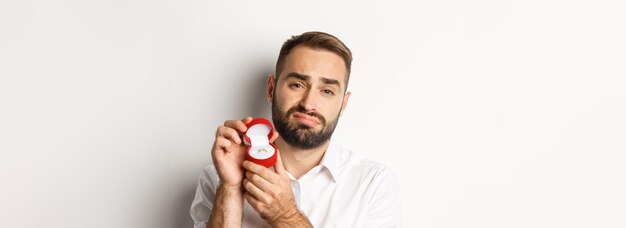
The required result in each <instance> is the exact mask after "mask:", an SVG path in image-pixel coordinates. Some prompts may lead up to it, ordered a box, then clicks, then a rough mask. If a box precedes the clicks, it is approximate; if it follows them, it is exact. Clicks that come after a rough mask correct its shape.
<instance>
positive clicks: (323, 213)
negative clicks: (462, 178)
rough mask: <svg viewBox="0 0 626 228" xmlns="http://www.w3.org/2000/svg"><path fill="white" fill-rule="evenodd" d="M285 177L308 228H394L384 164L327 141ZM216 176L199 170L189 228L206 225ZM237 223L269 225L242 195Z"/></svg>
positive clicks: (391, 187) (393, 197)
mask: <svg viewBox="0 0 626 228" xmlns="http://www.w3.org/2000/svg"><path fill="white" fill-rule="evenodd" d="M288 176H289V179H291V189H292V190H293V194H294V198H295V201H296V206H297V207H298V209H299V210H300V211H301V212H302V213H304V215H305V216H306V217H307V218H308V219H309V221H310V222H311V224H313V226H314V227H399V226H400V214H401V212H400V189H399V186H398V180H397V178H396V176H395V174H394V173H392V172H391V171H390V170H389V169H388V168H386V167H385V166H383V165H381V164H379V163H376V162H374V161H372V160H369V159H367V158H365V157H364V156H361V155H359V154H356V153H354V152H352V151H350V150H347V149H345V148H343V147H341V146H339V145H336V143H333V142H332V140H331V143H330V145H329V146H328V149H327V150H326V153H325V154H324V157H323V158H322V161H321V162H320V164H319V165H318V166H316V167H314V168H312V169H311V170H309V172H307V173H306V174H304V175H303V176H302V177H300V179H296V178H294V177H293V176H292V175H291V174H289V173H288ZM218 184H219V179H218V176H217V172H216V170H215V166H214V165H209V166H207V167H206V168H204V169H203V171H202V174H201V175H200V178H199V180H198V187H197V189H196V197H195V199H194V200H193V203H192V204H191V211H190V212H191V217H192V218H193V220H194V224H195V225H194V228H200V227H202V228H204V227H206V224H207V221H208V219H209V217H210V214H211V210H212V209H213V201H214V200H215V192H216V190H217V186H218ZM242 222H243V223H242V226H243V227H270V226H269V224H268V223H267V222H266V221H265V220H263V219H262V218H261V217H260V216H259V214H258V213H257V212H256V211H255V210H254V209H253V208H252V207H251V206H250V204H248V202H247V201H246V200H245V199H244V208H243V221H242Z"/></svg>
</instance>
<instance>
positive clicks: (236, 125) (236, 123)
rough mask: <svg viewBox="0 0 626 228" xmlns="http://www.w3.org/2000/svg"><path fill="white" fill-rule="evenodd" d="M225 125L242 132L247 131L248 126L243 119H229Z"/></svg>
mask: <svg viewBox="0 0 626 228" xmlns="http://www.w3.org/2000/svg"><path fill="white" fill-rule="evenodd" d="M224 126H226V127H230V128H232V129H235V130H237V131H238V132H240V133H243V132H246V131H247V130H248V127H246V124H244V123H243V122H242V121H241V120H227V121H226V122H224Z"/></svg>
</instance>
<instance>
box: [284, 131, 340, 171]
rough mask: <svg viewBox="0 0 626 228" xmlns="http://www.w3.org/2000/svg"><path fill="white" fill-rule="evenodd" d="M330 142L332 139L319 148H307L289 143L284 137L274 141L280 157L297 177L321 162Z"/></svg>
mask: <svg viewBox="0 0 626 228" xmlns="http://www.w3.org/2000/svg"><path fill="white" fill-rule="evenodd" d="M329 143H330V141H327V142H325V143H324V144H322V145H321V146H320V147H318V148H313V149H308V150H305V149H300V148H295V147H293V146H291V145H289V144H288V143H287V142H285V140H283V138H282V137H278V138H277V139H276V141H275V142H274V144H275V145H276V147H278V149H279V150H280V158H281V159H282V161H283V165H284V166H285V169H286V170H287V172H289V173H291V175H293V176H294V177H295V178H296V179H300V177H301V176H302V175H304V174H305V173H307V172H308V171H309V170H311V169H312V168H313V167H315V166H317V165H319V164H320V161H322V157H324V153H325V152H326V149H327V148H328V145H329Z"/></svg>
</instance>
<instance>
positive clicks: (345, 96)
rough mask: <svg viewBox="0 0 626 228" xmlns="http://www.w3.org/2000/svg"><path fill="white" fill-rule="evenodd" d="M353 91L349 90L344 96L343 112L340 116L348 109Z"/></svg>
mask: <svg viewBox="0 0 626 228" xmlns="http://www.w3.org/2000/svg"><path fill="white" fill-rule="evenodd" d="M350 95H352V93H351V92H347V93H346V95H344V96H343V101H342V102H341V112H340V113H339V116H341V115H343V112H344V111H345V110H346V106H348V100H349V99H350Z"/></svg>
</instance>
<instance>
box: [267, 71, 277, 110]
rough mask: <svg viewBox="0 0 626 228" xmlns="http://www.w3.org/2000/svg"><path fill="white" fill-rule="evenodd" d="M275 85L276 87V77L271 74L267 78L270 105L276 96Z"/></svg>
mask: <svg viewBox="0 0 626 228" xmlns="http://www.w3.org/2000/svg"><path fill="white" fill-rule="evenodd" d="M274 85H276V77H275V76H274V74H270V75H269V76H268V77H267V101H268V102H269V103H270V104H271V103H272V98H273V96H274V89H276V88H275V87H274Z"/></svg>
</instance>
